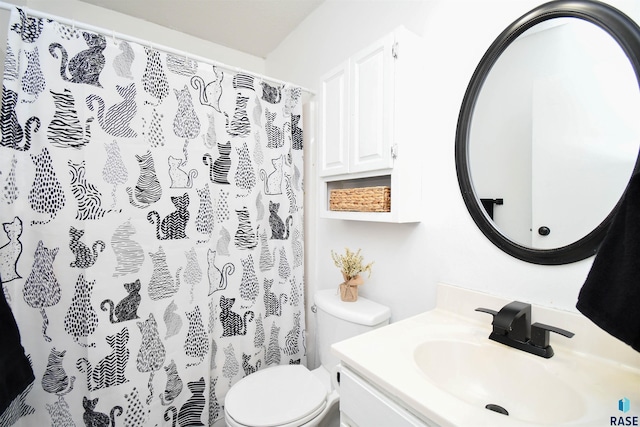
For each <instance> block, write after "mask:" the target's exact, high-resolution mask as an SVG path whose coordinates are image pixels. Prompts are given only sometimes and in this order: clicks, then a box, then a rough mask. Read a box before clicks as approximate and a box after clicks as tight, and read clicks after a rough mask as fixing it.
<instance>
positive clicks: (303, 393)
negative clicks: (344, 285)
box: [224, 289, 391, 427]
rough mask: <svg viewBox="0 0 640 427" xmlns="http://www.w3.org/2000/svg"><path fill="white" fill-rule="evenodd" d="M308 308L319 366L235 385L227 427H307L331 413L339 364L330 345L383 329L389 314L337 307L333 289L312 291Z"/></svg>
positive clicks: (358, 304)
mask: <svg viewBox="0 0 640 427" xmlns="http://www.w3.org/2000/svg"><path fill="white" fill-rule="evenodd" d="M314 302H315V306H316V308H317V310H316V320H317V328H316V329H317V332H316V333H317V338H318V339H317V343H318V354H319V357H320V363H321V366H320V367H319V368H316V369H314V370H313V371H310V370H309V369H307V368H306V367H304V366H302V365H278V366H273V367H269V368H265V369H262V370H260V371H257V372H255V373H253V374H251V375H249V376H247V377H245V378H243V379H241V380H240V381H238V382H237V383H236V384H235V385H233V386H232V387H231V388H230V389H229V391H228V392H227V395H226V397H225V399H224V415H225V421H226V423H227V426H230V427H272V426H280V427H298V426H305V427H307V426H308V427H310V426H317V425H319V424H320V423H321V422H322V421H323V420H324V419H325V418H326V416H327V414H329V413H332V414H335V413H336V411H335V408H336V405H337V403H338V399H339V394H338V381H337V375H336V373H337V371H338V368H339V367H338V363H339V360H338V358H337V357H336V356H334V355H333V354H331V345H332V344H333V343H336V342H338V341H342V340H345V339H347V338H350V337H353V336H356V335H359V334H362V333H364V332H367V331H370V330H373V329H375V328H378V327H380V326H384V325H387V324H389V318H390V316H391V310H390V309H389V307H386V306H384V305H381V304H378V303H376V302H373V301H371V300H368V299H366V298H363V297H359V298H358V300H357V301H355V302H344V301H341V300H340V295H339V293H338V292H337V291H336V290H335V289H326V290H320V291H317V292H316V293H315V295H314ZM323 424H324V423H323Z"/></svg>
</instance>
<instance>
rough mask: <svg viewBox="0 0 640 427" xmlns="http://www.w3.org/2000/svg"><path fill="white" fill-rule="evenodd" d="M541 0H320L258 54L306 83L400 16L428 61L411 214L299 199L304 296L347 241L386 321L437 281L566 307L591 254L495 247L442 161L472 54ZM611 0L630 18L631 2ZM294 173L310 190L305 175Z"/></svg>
mask: <svg viewBox="0 0 640 427" xmlns="http://www.w3.org/2000/svg"><path fill="white" fill-rule="evenodd" d="M541 3H542V2H541V1H536V0H517V1H516V0H492V1H477V0H468V1H463V0H433V1H362V0H361V1H348V0H327V1H326V3H324V4H323V5H321V6H320V7H319V9H317V10H316V11H315V12H314V13H313V14H312V15H311V16H309V17H308V18H307V19H306V20H305V21H304V22H303V23H302V24H301V25H300V26H299V27H298V28H297V29H296V30H295V31H294V32H293V33H292V34H291V35H290V36H289V37H288V39H286V40H285V41H284V42H283V43H282V44H281V45H280V46H279V47H278V48H277V49H276V50H275V51H274V52H272V54H270V55H269V56H268V57H267V64H266V66H267V70H266V72H267V74H269V75H271V76H273V77H276V78H280V79H284V80H289V81H294V82H297V83H299V84H303V85H305V86H307V87H309V88H311V89H314V90H316V91H317V90H318V82H319V77H320V76H321V75H322V74H323V73H324V72H326V71H327V70H329V69H330V68H331V67H333V66H334V65H336V64H338V63H339V62H340V61H342V60H344V59H345V58H346V57H348V56H349V55H350V54H352V53H354V52H355V51H357V50H358V49H360V48H363V47H365V46H366V45H367V44H368V43H369V42H371V41H373V40H375V39H377V38H379V37H380V36H383V35H385V34H386V33H388V32H389V31H390V30H392V29H393V28H395V27H396V26H397V25H400V24H402V25H404V26H406V27H407V28H409V29H410V30H412V31H414V32H416V33H418V34H419V35H422V36H423V37H424V55H426V56H427V58H428V62H429V64H431V65H430V68H429V72H428V74H426V75H425V76H424V80H423V81H422V82H416V84H424V85H426V87H427V92H428V93H429V94H430V95H429V96H428V98H427V99H425V100H423V101H422V104H421V105H417V106H416V107H417V108H421V109H423V110H424V117H425V120H424V132H423V135H422V138H421V140H420V141H419V143H421V144H425V145H427V146H428V148H427V152H428V155H427V156H426V157H425V159H424V184H423V187H424V190H423V191H424V192H423V200H424V204H423V210H424V215H423V219H422V222H421V223H420V224H414V225H407V224H399V225H398V224H380V223H366V222H356V221H342V220H330V219H318V218H317V216H316V215H315V214H316V212H317V209H318V207H317V206H315V205H314V203H313V202H314V199H313V198H310V199H308V200H307V201H306V203H307V204H306V212H307V213H309V215H308V216H307V219H308V221H312V224H310V225H309V230H308V234H307V235H306V236H305V237H306V242H307V253H306V255H307V256H308V257H309V258H310V264H309V266H308V271H307V287H308V289H309V294H310V295H312V292H313V290H315V289H325V288H333V287H337V285H338V283H339V282H340V281H341V277H340V274H339V272H338V271H337V269H336V268H335V267H334V266H333V264H332V262H331V258H330V250H331V249H334V250H342V248H343V247H345V246H348V247H350V248H352V249H357V248H362V250H363V254H364V256H365V261H370V260H374V261H375V265H374V267H373V275H372V277H371V278H370V279H368V280H367V281H366V283H365V285H364V286H362V287H361V288H360V289H361V295H363V296H366V297H369V298H371V299H374V300H376V301H378V302H381V303H385V304H388V305H389V306H390V307H391V309H392V313H393V314H392V320H393V321H397V320H400V319H403V318H406V317H408V316H411V315H414V314H417V313H420V312H422V311H424V310H427V309H430V308H432V307H433V306H434V303H435V300H434V298H435V285H436V283H438V282H446V283H450V284H453V285H458V286H462V287H465V288H469V289H474V290H478V291H483V292H488V293H491V294H494V295H498V296H504V297H507V298H509V299H518V300H522V301H527V302H531V303H535V304H540V305H544V306H549V307H555V308H559V309H564V310H568V311H576V309H575V303H576V301H577V296H578V292H579V290H580V288H581V286H582V284H583V282H584V279H585V278H586V275H587V273H588V271H589V268H590V267H591V263H592V258H591V259H587V260H584V261H581V262H577V263H574V264H570V265H563V266H539V265H534V264H529V263H526V262H523V261H520V260H517V259H515V258H512V257H510V256H509V255H507V254H505V253H503V252H502V251H500V250H499V249H498V248H496V247H495V246H493V244H491V243H490V242H489V241H488V240H487V239H486V238H485V237H484V235H483V234H482V233H481V232H480V231H479V229H478V228H477V227H476V226H475V224H474V222H473V220H472V219H471V217H470V215H469V214H468V212H467V209H466V207H465V205H464V202H463V200H462V197H461V194H460V190H459V187H458V182H457V178H456V170H455V163H454V141H455V132H456V122H457V119H458V113H459V109H460V105H461V101H462V98H463V95H464V92H465V90H466V87H467V84H468V82H469V79H470V78H471V75H472V73H473V71H474V69H475V67H476V65H477V64H478V62H479V60H480V58H481V57H482V55H483V54H484V53H485V51H486V49H487V48H488V47H489V45H490V44H491V42H492V41H493V40H494V39H495V37H496V36H497V35H498V34H500V32H502V30H504V28H506V27H507V26H508V25H509V24H510V23H511V22H512V21H514V20H515V19H516V18H518V17H519V16H521V15H522V14H524V13H526V12H527V11H529V10H530V9H532V8H534V7H536V6H537V5H539V4H541ZM611 3H612V4H613V5H615V6H616V7H618V8H619V9H621V10H622V11H624V12H625V13H626V14H628V15H630V16H632V17H634V19H635V20H636V21H637V22H640V7H639V5H638V2H637V1H616V0H612V1H611ZM306 149H307V150H308V152H307V154H306V156H307V157H306V159H307V160H310V159H313V157H314V153H313V151H314V149H315V147H309V146H307V147H306ZM314 167H315V165H312V169H313V168H314ZM313 170H315V169H313ZM305 180H306V182H307V185H309V186H310V187H309V188H311V190H313V187H314V185H315V176H310V175H308V176H307V177H306V178H305ZM534 316H535V314H534ZM311 327H312V329H313V325H311Z"/></svg>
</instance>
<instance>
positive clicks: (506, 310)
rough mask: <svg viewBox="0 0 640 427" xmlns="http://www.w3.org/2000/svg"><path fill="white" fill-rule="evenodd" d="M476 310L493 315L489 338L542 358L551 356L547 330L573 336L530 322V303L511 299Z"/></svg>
mask: <svg viewBox="0 0 640 427" xmlns="http://www.w3.org/2000/svg"><path fill="white" fill-rule="evenodd" d="M476 311H480V312H483V313H488V314H490V315H492V316H493V321H492V322H491V324H492V325H493V331H492V332H491V334H490V335H489V339H490V340H493V341H497V342H499V343H501V344H504V345H508V346H509V347H513V348H517V349H518V350H522V351H526V352H527V353H531V354H535V355H536V356H541V357H544V358H547V359H548V358H550V357H551V356H553V348H551V346H550V345H549V332H555V333H557V334H560V335H564V336H565V337H568V338H571V337H573V335H574V334H573V332H569V331H565V330H564V329H560V328H556V327H555V326H549V325H545V324H543V323H537V322H536V323H534V324H533V325H532V324H531V304H527V303H524V302H520V301H512V302H510V303H509V304H507V305H505V306H504V307H502V308H501V309H500V311H495V310H491V309H489V308H482V307H480V308H476Z"/></svg>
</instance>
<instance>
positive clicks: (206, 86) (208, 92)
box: [191, 67, 224, 113]
mask: <svg viewBox="0 0 640 427" xmlns="http://www.w3.org/2000/svg"><path fill="white" fill-rule="evenodd" d="M213 74H214V75H215V76H216V78H215V80H213V81H211V82H209V83H205V82H204V79H203V78H202V77H200V76H193V77H191V86H192V87H193V88H194V89H196V90H197V91H198V94H199V95H200V104H202V105H207V106H209V107H212V108H213V109H214V110H216V111H217V112H219V113H220V112H221V111H220V98H221V97H222V80H223V78H224V73H223V72H218V70H217V69H216V67H213Z"/></svg>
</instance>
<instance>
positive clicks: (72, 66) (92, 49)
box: [49, 31, 107, 87]
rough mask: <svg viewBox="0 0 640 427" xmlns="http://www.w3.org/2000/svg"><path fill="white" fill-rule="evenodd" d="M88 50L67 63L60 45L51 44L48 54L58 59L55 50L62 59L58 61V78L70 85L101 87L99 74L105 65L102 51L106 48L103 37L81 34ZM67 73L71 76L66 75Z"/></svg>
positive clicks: (87, 33)
mask: <svg viewBox="0 0 640 427" xmlns="http://www.w3.org/2000/svg"><path fill="white" fill-rule="evenodd" d="M82 36H83V37H84V40H85V42H86V43H87V47H88V49H85V50H83V51H81V52H79V53H78V54H76V55H75V56H74V57H73V58H72V59H71V61H69V54H68V53H67V50H66V49H65V48H64V46H62V45H61V44H60V43H51V44H50V45H49V53H50V54H51V56H53V57H54V58H56V59H58V54H57V53H56V50H58V51H60V54H61V55H62V58H61V59H60V77H62V79H63V80H64V81H67V82H71V83H83V84H88V85H93V86H97V87H102V85H101V84H100V81H99V79H100V73H101V72H102V70H103V68H104V65H105V62H106V61H105V57H104V53H103V51H104V50H105V48H106V47H107V41H106V39H105V37H104V36H103V35H100V34H95V33H89V32H86V31H83V32H82ZM67 71H68V72H69V74H70V75H71V77H69V76H68V75H67Z"/></svg>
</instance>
